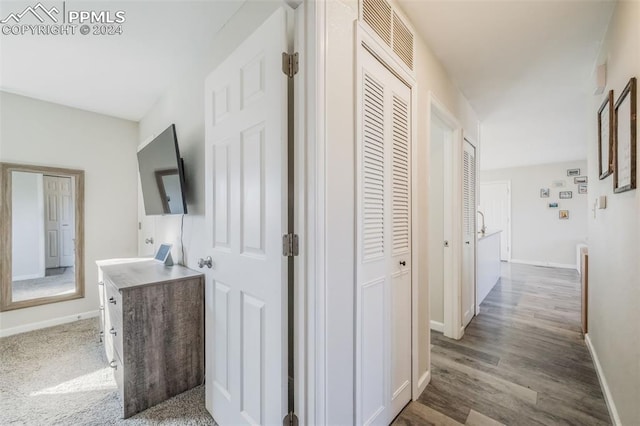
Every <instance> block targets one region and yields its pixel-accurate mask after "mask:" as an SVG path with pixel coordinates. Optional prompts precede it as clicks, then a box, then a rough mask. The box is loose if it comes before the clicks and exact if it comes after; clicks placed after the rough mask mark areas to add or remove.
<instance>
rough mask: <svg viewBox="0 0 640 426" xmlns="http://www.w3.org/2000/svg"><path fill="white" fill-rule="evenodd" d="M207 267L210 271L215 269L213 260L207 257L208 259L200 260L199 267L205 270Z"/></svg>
mask: <svg viewBox="0 0 640 426" xmlns="http://www.w3.org/2000/svg"><path fill="white" fill-rule="evenodd" d="M205 266H206V267H207V268H209V269H211V268H212V267H213V259H211V256H207V258H206V259H203V258H200V259H198V267H199V268H204V267H205Z"/></svg>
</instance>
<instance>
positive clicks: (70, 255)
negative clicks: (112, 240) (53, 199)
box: [58, 177, 76, 267]
mask: <svg viewBox="0 0 640 426" xmlns="http://www.w3.org/2000/svg"><path fill="white" fill-rule="evenodd" d="M58 187H59V189H60V237H61V238H60V266H64V267H70V266H73V264H74V261H75V253H76V250H75V241H76V233H75V207H74V203H73V200H74V198H75V197H74V194H73V179H72V178H65V177H59V178H58Z"/></svg>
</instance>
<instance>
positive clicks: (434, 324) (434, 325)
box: [429, 320, 444, 333]
mask: <svg viewBox="0 0 640 426" xmlns="http://www.w3.org/2000/svg"><path fill="white" fill-rule="evenodd" d="M429 326H430V327H431V330H433V331H437V332H439V333H444V323H441V322H440V321H434V320H430V321H429Z"/></svg>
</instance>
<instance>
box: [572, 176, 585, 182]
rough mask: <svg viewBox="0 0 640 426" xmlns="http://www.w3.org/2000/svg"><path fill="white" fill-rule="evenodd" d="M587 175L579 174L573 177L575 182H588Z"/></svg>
mask: <svg viewBox="0 0 640 426" xmlns="http://www.w3.org/2000/svg"><path fill="white" fill-rule="evenodd" d="M587 179H588V178H587V176H578V177H574V178H573V183H587Z"/></svg>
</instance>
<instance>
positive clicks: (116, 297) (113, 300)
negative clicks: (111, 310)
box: [104, 277, 122, 312]
mask: <svg viewBox="0 0 640 426" xmlns="http://www.w3.org/2000/svg"><path fill="white" fill-rule="evenodd" d="M104 290H105V298H106V299H107V300H105V302H104V304H105V305H106V306H110V307H115V308H117V309H119V310H120V312H122V294H120V292H119V291H118V289H117V288H116V286H115V285H114V284H113V283H112V282H111V281H109V279H107V277H105V278H104Z"/></svg>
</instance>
